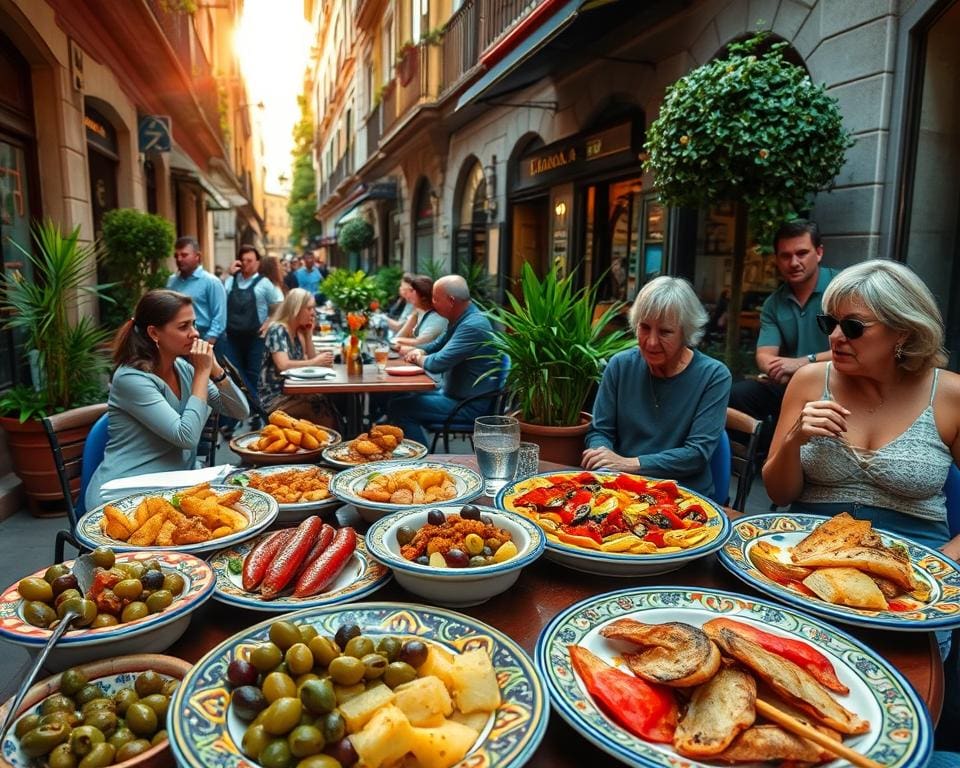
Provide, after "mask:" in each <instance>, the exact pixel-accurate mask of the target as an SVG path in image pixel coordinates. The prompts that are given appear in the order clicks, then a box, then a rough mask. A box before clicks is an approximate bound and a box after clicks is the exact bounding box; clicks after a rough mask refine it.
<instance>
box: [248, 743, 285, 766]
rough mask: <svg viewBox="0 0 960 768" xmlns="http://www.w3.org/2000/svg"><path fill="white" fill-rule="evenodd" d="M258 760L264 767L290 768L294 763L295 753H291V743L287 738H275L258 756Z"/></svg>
mask: <svg viewBox="0 0 960 768" xmlns="http://www.w3.org/2000/svg"><path fill="white" fill-rule="evenodd" d="M257 762H258V763H260V765H262V766H263V768H290V766H292V765H293V755H292V754H290V745H289V744H287V740H286V739H274V740H273V741H271V742H270V743H269V744H267V746H266V747H264V749H263V751H262V752H261V753H260V754H259V756H258V757H257Z"/></svg>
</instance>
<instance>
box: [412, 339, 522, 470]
mask: <svg viewBox="0 0 960 768" xmlns="http://www.w3.org/2000/svg"><path fill="white" fill-rule="evenodd" d="M509 373H510V358H509V357H508V356H507V355H502V356H501V357H500V369H499V370H498V371H497V375H496V386H495V388H494V389H492V390H490V391H489V392H484V393H483V394H480V395H473V396H472V397H467V398H464V399H463V400H461V401H460V402H458V403H457V405H456V407H455V408H454V409H453V410H452V411H451V412H450V415H449V416H447V418H446V420H445V421H443V422H435V423H431V424H424V425H423V428H424V429H426V430H427V431H428V432H433V443H432V444H431V445H430V453H436V450H437V441H438V440H439V439H440V436H441V435H442V436H443V452H444V453H450V435H451V434H462V435H473V420H474V417H473V416H465V415H462V411H463V409H464V408H465V407H466V406H467V405H470V404H472V403H476V402H481V401H484V400H485V401H488V402H489V406H488V407H487V408H486V409H485V410H484V412H483V413H482V414H480V415H483V416H492V415H494V414H499V413H502V412H503V411H504V410H505V409H506V407H507V405H508V404H509V395H508V394H507V393H506V392H505V391H504V387H505V386H506V383H507V374H509Z"/></svg>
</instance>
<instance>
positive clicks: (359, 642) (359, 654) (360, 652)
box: [343, 635, 374, 659]
mask: <svg viewBox="0 0 960 768" xmlns="http://www.w3.org/2000/svg"><path fill="white" fill-rule="evenodd" d="M373 648H374V646H373V640H371V639H370V638H369V637H364V636H363V635H358V636H357V637H351V638H350V639H349V640H348V641H347V645H346V647H345V648H344V649H343V653H344V655H346V656H353V657H355V658H358V659H362V658H363V657H364V656H366V655H367V654H368V653H373Z"/></svg>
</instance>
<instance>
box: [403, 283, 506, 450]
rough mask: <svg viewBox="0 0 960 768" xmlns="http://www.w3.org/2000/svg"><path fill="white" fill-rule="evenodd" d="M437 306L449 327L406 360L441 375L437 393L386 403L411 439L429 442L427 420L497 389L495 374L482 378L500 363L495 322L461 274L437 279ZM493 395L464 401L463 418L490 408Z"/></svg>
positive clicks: (437, 418)
mask: <svg viewBox="0 0 960 768" xmlns="http://www.w3.org/2000/svg"><path fill="white" fill-rule="evenodd" d="M433 307H434V309H435V310H436V311H437V313H439V315H440V316H441V317H443V318H444V319H446V320H447V322H448V325H447V330H446V332H445V333H444V334H443V335H442V336H440V337H439V338H437V339H434V340H433V341H431V342H430V343H429V344H427V345H426V346H423V347H420V348H418V349H414V350H411V351H410V352H408V353H407V355H406V358H405V359H406V361H407V362H408V363H412V364H414V365H419V366H420V367H421V368H423V369H424V371H426V372H427V373H430V374H443V384H442V387H441V388H440V389H439V390H438V391H434V392H411V393H409V394H405V395H398V396H396V397H394V398H392V399H391V400H390V403H389V405H388V406H387V421H388V422H389V423H390V424H395V425H397V426H399V427H402V428H403V431H404V434H405V435H406V436H407V437H408V438H410V439H411V440H416V441H417V442H419V443H424V444H426V434H425V433H424V430H423V425H425V424H434V423H438V422H440V423H442V422H443V421H444V420H445V419H446V418H447V417H448V416H449V415H450V414H451V413H452V412H453V410H454V408H456V406H457V404H458V402H459V401H461V400H463V399H465V398H468V397H471V396H473V395H479V394H485V393H487V392H492V391H494V390H495V389H496V386H497V385H496V379H495V378H494V377H493V376H487V377H484V378H481V377H483V376H484V374H486V373H487V372H488V371H490V370H492V369H494V370H495V369H497V368H498V367H499V365H500V363H499V362H498V360H497V358H496V352H495V350H494V349H493V347H492V346H491V344H490V341H491V336H492V334H493V327H492V326H491V325H490V321H489V320H488V319H487V317H486V315H484V314H483V313H482V312H481V311H480V310H479V309H477V307H476V306H475V305H474V303H473V302H472V301H471V300H470V289H469V288H468V287H467V282H466V280H464V279H463V277H461V276H460V275H447V276H445V277H441V278H440V279H439V280H437V281H436V282H435V283H434V284H433ZM491 406H492V398H491V399H480V400H477V401H474V402H472V403H470V404H468V405H467V406H465V407H464V408H463V409H462V410H461V411H460V412H459V417H462V418H463V419H464V420H465V421H472V420H473V419H474V418H475V417H477V416H482V415H484V414H485V413H488V412H489V410H490V407H491Z"/></svg>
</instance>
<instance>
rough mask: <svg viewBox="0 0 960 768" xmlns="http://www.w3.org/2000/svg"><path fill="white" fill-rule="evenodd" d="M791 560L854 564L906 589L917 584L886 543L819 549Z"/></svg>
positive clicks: (842, 565) (843, 565)
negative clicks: (830, 550)
mask: <svg viewBox="0 0 960 768" xmlns="http://www.w3.org/2000/svg"><path fill="white" fill-rule="evenodd" d="M793 560H794V562H795V563H797V565H810V566H827V567H835V568H856V569H857V570H859V571H864V572H865V573H869V574H873V575H875V576H880V577H882V578H884V579H889V580H890V581H892V582H893V583H894V584H896V585H897V586H898V587H901V588H902V589H903V590H904V591H905V592H911V591H913V590H914V589H916V588H917V583H916V582H915V581H914V579H913V566H912V565H911V564H910V562H909V561H907V562H904V561H903V560H901V559H900V558H898V557H897V556H896V555H894V553H893V551H891V550H889V549H887V548H886V547H880V548H873V547H848V548H844V549H835V550H833V551H832V552H820V553H817V554H813V555H807V556H806V557H801V558H797V556H796V554H794V556H793Z"/></svg>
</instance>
